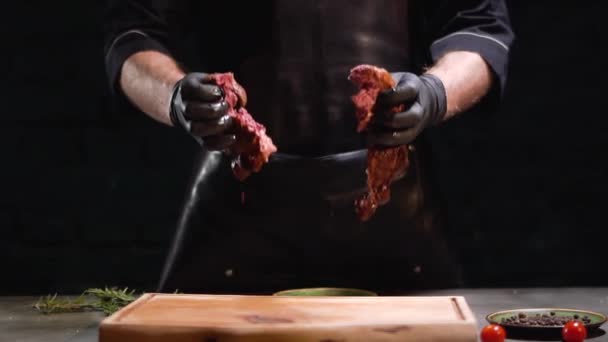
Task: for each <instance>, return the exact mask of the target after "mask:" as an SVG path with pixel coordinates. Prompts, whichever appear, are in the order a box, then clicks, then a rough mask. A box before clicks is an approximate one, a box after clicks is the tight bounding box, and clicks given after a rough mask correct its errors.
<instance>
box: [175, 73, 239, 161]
mask: <svg viewBox="0 0 608 342" xmlns="http://www.w3.org/2000/svg"><path fill="white" fill-rule="evenodd" d="M227 113H228V104H227V103H226V101H224V94H223V93H222V90H221V89H220V87H218V86H216V85H215V84H213V83H212V81H211V80H210V79H209V77H208V75H207V74H204V73H189V74H187V75H186V76H185V77H184V78H182V79H181V80H180V81H178V82H177V83H176V84H175V87H174V89H173V95H172V97H171V110H170V116H171V121H172V122H173V125H174V126H176V127H181V128H183V129H184V130H186V131H187V132H188V133H189V134H190V135H192V137H194V139H196V141H198V143H199V144H201V145H203V146H205V147H206V148H208V149H210V150H223V149H226V148H228V147H229V146H230V145H232V143H234V141H235V137H234V135H232V134H227V133H226V132H227V131H228V130H229V129H230V127H231V125H232V119H231V118H230V117H229V116H228V115H227Z"/></svg>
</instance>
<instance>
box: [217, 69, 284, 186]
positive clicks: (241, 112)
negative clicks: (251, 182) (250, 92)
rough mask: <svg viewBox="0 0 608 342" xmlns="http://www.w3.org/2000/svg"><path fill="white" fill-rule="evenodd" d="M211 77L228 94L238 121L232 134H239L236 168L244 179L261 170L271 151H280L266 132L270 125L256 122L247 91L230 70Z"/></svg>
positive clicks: (235, 146) (231, 112) (231, 111)
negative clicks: (248, 109)
mask: <svg viewBox="0 0 608 342" xmlns="http://www.w3.org/2000/svg"><path fill="white" fill-rule="evenodd" d="M210 77H211V79H212V80H213V81H214V82H215V83H216V84H217V85H218V86H219V87H220V88H222V90H223V91H224V96H225V99H226V102H227V103H228V106H229V107H230V109H229V111H228V115H230V116H231V117H232V119H233V121H234V126H233V128H232V131H231V132H230V133H231V134H234V135H235V136H236V142H235V143H234V144H233V145H232V146H231V147H230V152H231V154H232V155H234V159H233V160H232V172H233V173H234V176H235V177H236V178H237V179H239V180H241V181H243V180H245V179H246V178H247V177H249V175H251V173H253V172H259V171H260V170H261V169H262V166H263V165H264V164H265V163H267V162H268V158H269V157H270V155H271V154H273V153H274V152H276V151H277V147H276V146H275V145H274V143H273V142H272V139H270V137H269V136H268V135H266V127H264V125H262V124H260V123H258V122H256V121H255V120H254V119H253V117H252V116H251V114H249V112H247V109H245V105H246V104H247V93H246V92H245V89H243V87H241V85H240V84H238V83H237V82H236V80H235V79H234V75H233V74H232V73H230V72H228V73H222V74H211V75H210Z"/></svg>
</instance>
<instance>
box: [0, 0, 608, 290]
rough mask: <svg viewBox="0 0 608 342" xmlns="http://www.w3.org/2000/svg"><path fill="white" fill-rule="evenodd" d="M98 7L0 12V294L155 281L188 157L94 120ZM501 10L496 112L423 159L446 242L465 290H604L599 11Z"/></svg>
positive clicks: (168, 137) (168, 141) (178, 140)
mask: <svg viewBox="0 0 608 342" xmlns="http://www.w3.org/2000/svg"><path fill="white" fill-rule="evenodd" d="M102 5H103V3H102V1H97V2H91V1H67V2H61V3H58V2H48V1H46V2H45V1H20V2H11V3H10V4H6V5H5V9H4V10H3V11H1V14H0V19H1V20H0V25H1V26H0V28H1V31H0V35H1V37H2V38H3V39H2V49H3V53H2V54H0V69H1V71H2V78H1V81H0V82H1V83H0V100H1V101H0V103H1V104H2V108H3V110H2V115H1V116H0V156H1V158H2V159H1V160H2V162H1V167H0V189H1V190H0V234H1V235H0V260H1V261H0V266H1V268H0V270H2V273H0V274H1V275H0V279H2V281H1V282H0V293H47V292H53V291H60V292H79V291H81V290H82V289H84V288H86V287H89V286H103V285H106V284H108V285H124V286H130V287H137V288H140V289H141V288H150V287H151V286H153V284H154V282H155V281H156V279H157V276H158V273H159V270H160V266H161V263H162V259H163V256H164V253H165V249H166V247H167V245H168V241H169V239H170V237H171V230H172V227H173V222H174V221H175V219H176V216H177V213H178V209H179V206H180V201H181V199H182V196H183V193H184V190H185V184H186V181H187V178H188V176H189V171H190V167H191V163H192V159H193V156H194V149H195V146H194V144H193V143H192V142H191V140H190V139H189V138H188V137H185V136H183V135H181V134H180V133H178V132H175V131H172V130H170V129H168V128H164V127H162V126H161V125H159V124H156V123H154V122H152V121H151V120H149V119H147V118H145V117H143V116H141V115H139V116H138V115H120V114H115V113H112V112H111V111H110V101H109V94H108V91H107V89H106V80H105V77H104V72H103V65H102V61H103V56H102V37H101V33H100V30H99V29H100V25H101V24H100V14H101V8H102ZM511 7H512V17H513V22H514V25H515V29H516V31H517V34H518V40H517V45H516V46H515V48H514V51H513V62H512V76H511V81H510V83H509V88H508V89H507V95H506V100H505V103H504V106H503V107H502V109H501V111H500V113H498V114H497V115H495V116H493V117H492V118H490V119H489V120H485V121H483V120H482V121H480V120H476V119H474V118H462V119H460V120H455V121H454V122H452V123H450V124H449V126H448V127H446V129H445V130H443V133H442V137H441V139H440V142H439V143H438V144H437V145H436V146H435V154H436V157H435V159H436V164H437V165H438V170H437V176H438V182H439V184H440V185H441V187H442V193H443V195H444V196H445V198H446V200H447V203H449V206H448V209H449V218H450V220H451V222H452V225H451V229H452V232H454V233H455V234H454V235H455V236H456V238H455V242H457V243H458V244H459V245H460V246H461V251H462V255H463V262H464V263H466V264H467V265H468V266H469V269H471V270H474V271H475V272H473V273H471V277H472V280H474V282H473V283H472V284H474V285H510V284H516V285H522V284H523V285H539V284H540V285H552V284H557V285H568V284H605V281H604V277H603V275H602V272H601V267H602V265H603V263H602V260H601V258H602V257H603V253H602V252H603V250H604V248H605V247H604V246H605V241H608V239H607V237H608V229H607V227H606V219H605V216H606V215H605V213H606V204H605V203H606V201H605V196H606V194H607V193H608V192H607V190H608V185H607V184H608V182H607V180H606V177H607V171H608V158H606V152H605V151H606V148H607V147H608V135H607V134H606V133H605V132H606V131H607V130H606V129H607V128H608V127H607V126H608V120H607V119H606V118H605V115H604V112H605V110H604V107H605V104H604V103H605V98H606V96H605V90H606V89H607V87H606V86H605V83H604V82H605V80H606V79H607V78H606V72H605V71H604V70H605V68H604V67H603V63H604V61H605V60H606V57H607V56H606V54H607V50H606V48H605V44H604V42H605V36H606V35H605V34H606V30H605V28H604V27H605V24H604V20H605V19H604V18H603V17H604V15H605V13H606V9H607V8H608V5H606V4H603V3H602V2H599V1H578V2H571V3H570V4H569V5H566V4H562V3H559V4H558V3H556V2H554V1H513V2H511ZM175 151H180V153H175ZM554 257H558V258H557V259H553V258H554ZM564 270H566V271H568V272H566V273H564Z"/></svg>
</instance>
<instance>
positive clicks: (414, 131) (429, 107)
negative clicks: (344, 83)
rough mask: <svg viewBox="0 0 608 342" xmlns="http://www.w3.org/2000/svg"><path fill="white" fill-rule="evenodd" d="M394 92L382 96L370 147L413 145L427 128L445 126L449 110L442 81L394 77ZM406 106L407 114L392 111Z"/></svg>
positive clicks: (402, 75)
mask: <svg viewBox="0 0 608 342" xmlns="http://www.w3.org/2000/svg"><path fill="white" fill-rule="evenodd" d="M391 76H392V77H393V79H394V80H395V82H396V84H397V85H396V86H395V88H393V89H390V90H386V91H383V92H381V93H380V94H379V95H378V98H377V100H376V107H375V109H374V110H375V113H374V114H375V115H374V120H373V122H372V125H371V127H370V131H369V144H370V145H381V146H398V145H404V144H409V143H411V142H412V141H413V140H414V139H415V138H416V137H417V136H418V135H419V134H420V133H421V132H422V131H423V130H424V129H425V128H427V127H429V126H433V125H436V124H438V123H439V122H441V120H442V119H443V117H444V116H445V112H446V109H447V100H446V93H445V88H444V87H443V83H442V82H441V80H440V79H439V78H437V77H436V76H434V75H430V74H425V75H422V76H416V75H415V74H412V73H404V72H398V73H392V74H391ZM402 104H403V105H405V107H404V111H402V112H399V113H393V112H392V111H391V108H395V107H396V106H399V105H402Z"/></svg>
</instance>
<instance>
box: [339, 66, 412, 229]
mask: <svg viewBox="0 0 608 342" xmlns="http://www.w3.org/2000/svg"><path fill="white" fill-rule="evenodd" d="M348 78H349V80H350V81H351V82H353V83H354V84H355V85H356V86H357V87H358V88H359V91H358V92H357V93H356V94H355V95H354V96H353V97H352V100H353V103H354V104H355V110H356V111H355V115H356V116H357V120H358V126H357V131H358V132H362V131H364V130H366V129H367V126H368V125H369V122H370V121H371V119H372V117H373V115H374V114H373V108H374V105H375V104H376V98H377V97H378V94H379V93H380V92H381V91H382V90H386V89H390V88H392V87H394V86H395V81H394V80H393V78H392V77H391V74H390V73H389V72H388V71H386V70H385V69H382V68H378V67H375V66H372V65H359V66H356V67H354V68H353V69H351V71H350V75H349V77H348ZM392 110H393V111H394V112H395V113H397V112H399V111H401V110H403V105H401V106H398V107H395V108H393V109H392ZM408 166H409V159H408V147H407V146H406V145H402V146H397V147H380V146H378V147H371V148H370V149H369V151H368V154H367V170H366V173H367V193H366V194H365V196H363V198H360V199H358V200H357V201H355V208H356V212H357V215H358V216H359V218H360V219H361V220H362V221H367V220H369V219H370V218H371V217H372V216H373V215H374V213H375V212H376V209H377V208H378V206H381V205H384V204H386V203H388V201H389V200H390V198H391V190H390V185H391V182H392V181H393V180H394V179H395V178H397V177H399V176H401V175H403V174H404V173H405V172H406V170H407V167H408Z"/></svg>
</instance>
